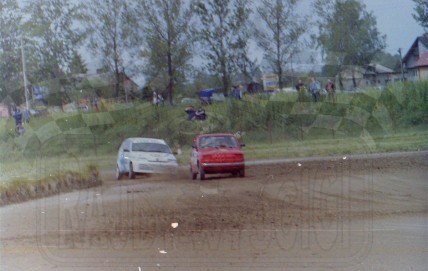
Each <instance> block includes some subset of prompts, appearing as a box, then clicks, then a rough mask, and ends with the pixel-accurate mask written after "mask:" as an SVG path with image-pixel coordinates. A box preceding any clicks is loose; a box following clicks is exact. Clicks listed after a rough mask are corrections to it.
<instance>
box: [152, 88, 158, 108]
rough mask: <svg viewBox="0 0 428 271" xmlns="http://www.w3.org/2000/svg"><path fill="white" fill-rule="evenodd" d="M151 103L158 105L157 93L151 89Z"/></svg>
mask: <svg viewBox="0 0 428 271" xmlns="http://www.w3.org/2000/svg"><path fill="white" fill-rule="evenodd" d="M152 103H153V105H158V94H157V93H156V91H153V100H152Z"/></svg>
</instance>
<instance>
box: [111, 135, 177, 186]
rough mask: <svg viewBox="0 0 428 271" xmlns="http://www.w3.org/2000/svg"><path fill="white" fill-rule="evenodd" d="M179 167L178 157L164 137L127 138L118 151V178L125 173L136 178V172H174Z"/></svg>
mask: <svg viewBox="0 0 428 271" xmlns="http://www.w3.org/2000/svg"><path fill="white" fill-rule="evenodd" d="M177 169H178V163H177V159H176V158H175V156H174V154H173V152H172V151H171V148H170V147H169V146H168V144H167V143H166V142H165V141H164V140H162V139H157V138H140V137H138V138H137V137H136V138H127V139H125V140H124V141H123V142H122V144H121V145H120V148H119V151H118V153H117V166H116V179H117V180H120V178H121V177H122V176H123V175H124V174H127V175H128V177H129V179H134V178H135V175H136V174H150V173H174V172H176V171H177Z"/></svg>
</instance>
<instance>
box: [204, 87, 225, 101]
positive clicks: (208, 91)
mask: <svg viewBox="0 0 428 271" xmlns="http://www.w3.org/2000/svg"><path fill="white" fill-rule="evenodd" d="M214 93H222V89H221V88H207V89H203V90H201V91H199V99H201V100H203V101H204V102H206V103H211V97H212V96H213V94H214Z"/></svg>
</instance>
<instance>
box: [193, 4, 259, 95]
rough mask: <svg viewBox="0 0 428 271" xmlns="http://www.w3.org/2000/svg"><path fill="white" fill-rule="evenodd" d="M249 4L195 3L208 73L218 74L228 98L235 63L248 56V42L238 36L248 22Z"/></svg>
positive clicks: (198, 35)
mask: <svg viewBox="0 0 428 271" xmlns="http://www.w3.org/2000/svg"><path fill="white" fill-rule="evenodd" d="M250 4H251V2H250V1H237V0H213V1H202V0H198V1H196V2H195V3H194V5H193V6H194V8H195V11H196V14H197V15H198V22H199V27H198V28H197V29H196V31H195V35H196V37H197V39H198V41H199V42H200V50H201V54H202V56H203V57H204V61H205V64H206V67H207V68H208V70H209V71H210V72H211V73H213V74H218V75H219V76H220V80H221V82H222V85H223V91H224V93H225V94H227V92H228V89H229V86H230V83H231V76H232V75H233V73H234V72H235V71H236V70H237V67H236V62H235V59H238V58H239V57H241V60H245V58H242V56H243V53H244V54H246V49H245V47H246V46H247V43H246V42H243V41H245V40H243V39H242V36H241V35H240V34H239V33H240V32H241V31H242V30H245V27H246V24H247V20H248V18H249V12H250V9H248V6H249V5H250Z"/></svg>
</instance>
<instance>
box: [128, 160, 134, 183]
mask: <svg viewBox="0 0 428 271" xmlns="http://www.w3.org/2000/svg"><path fill="white" fill-rule="evenodd" d="M128 178H129V179H135V172H134V167H133V166H132V163H131V164H129V172H128Z"/></svg>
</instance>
